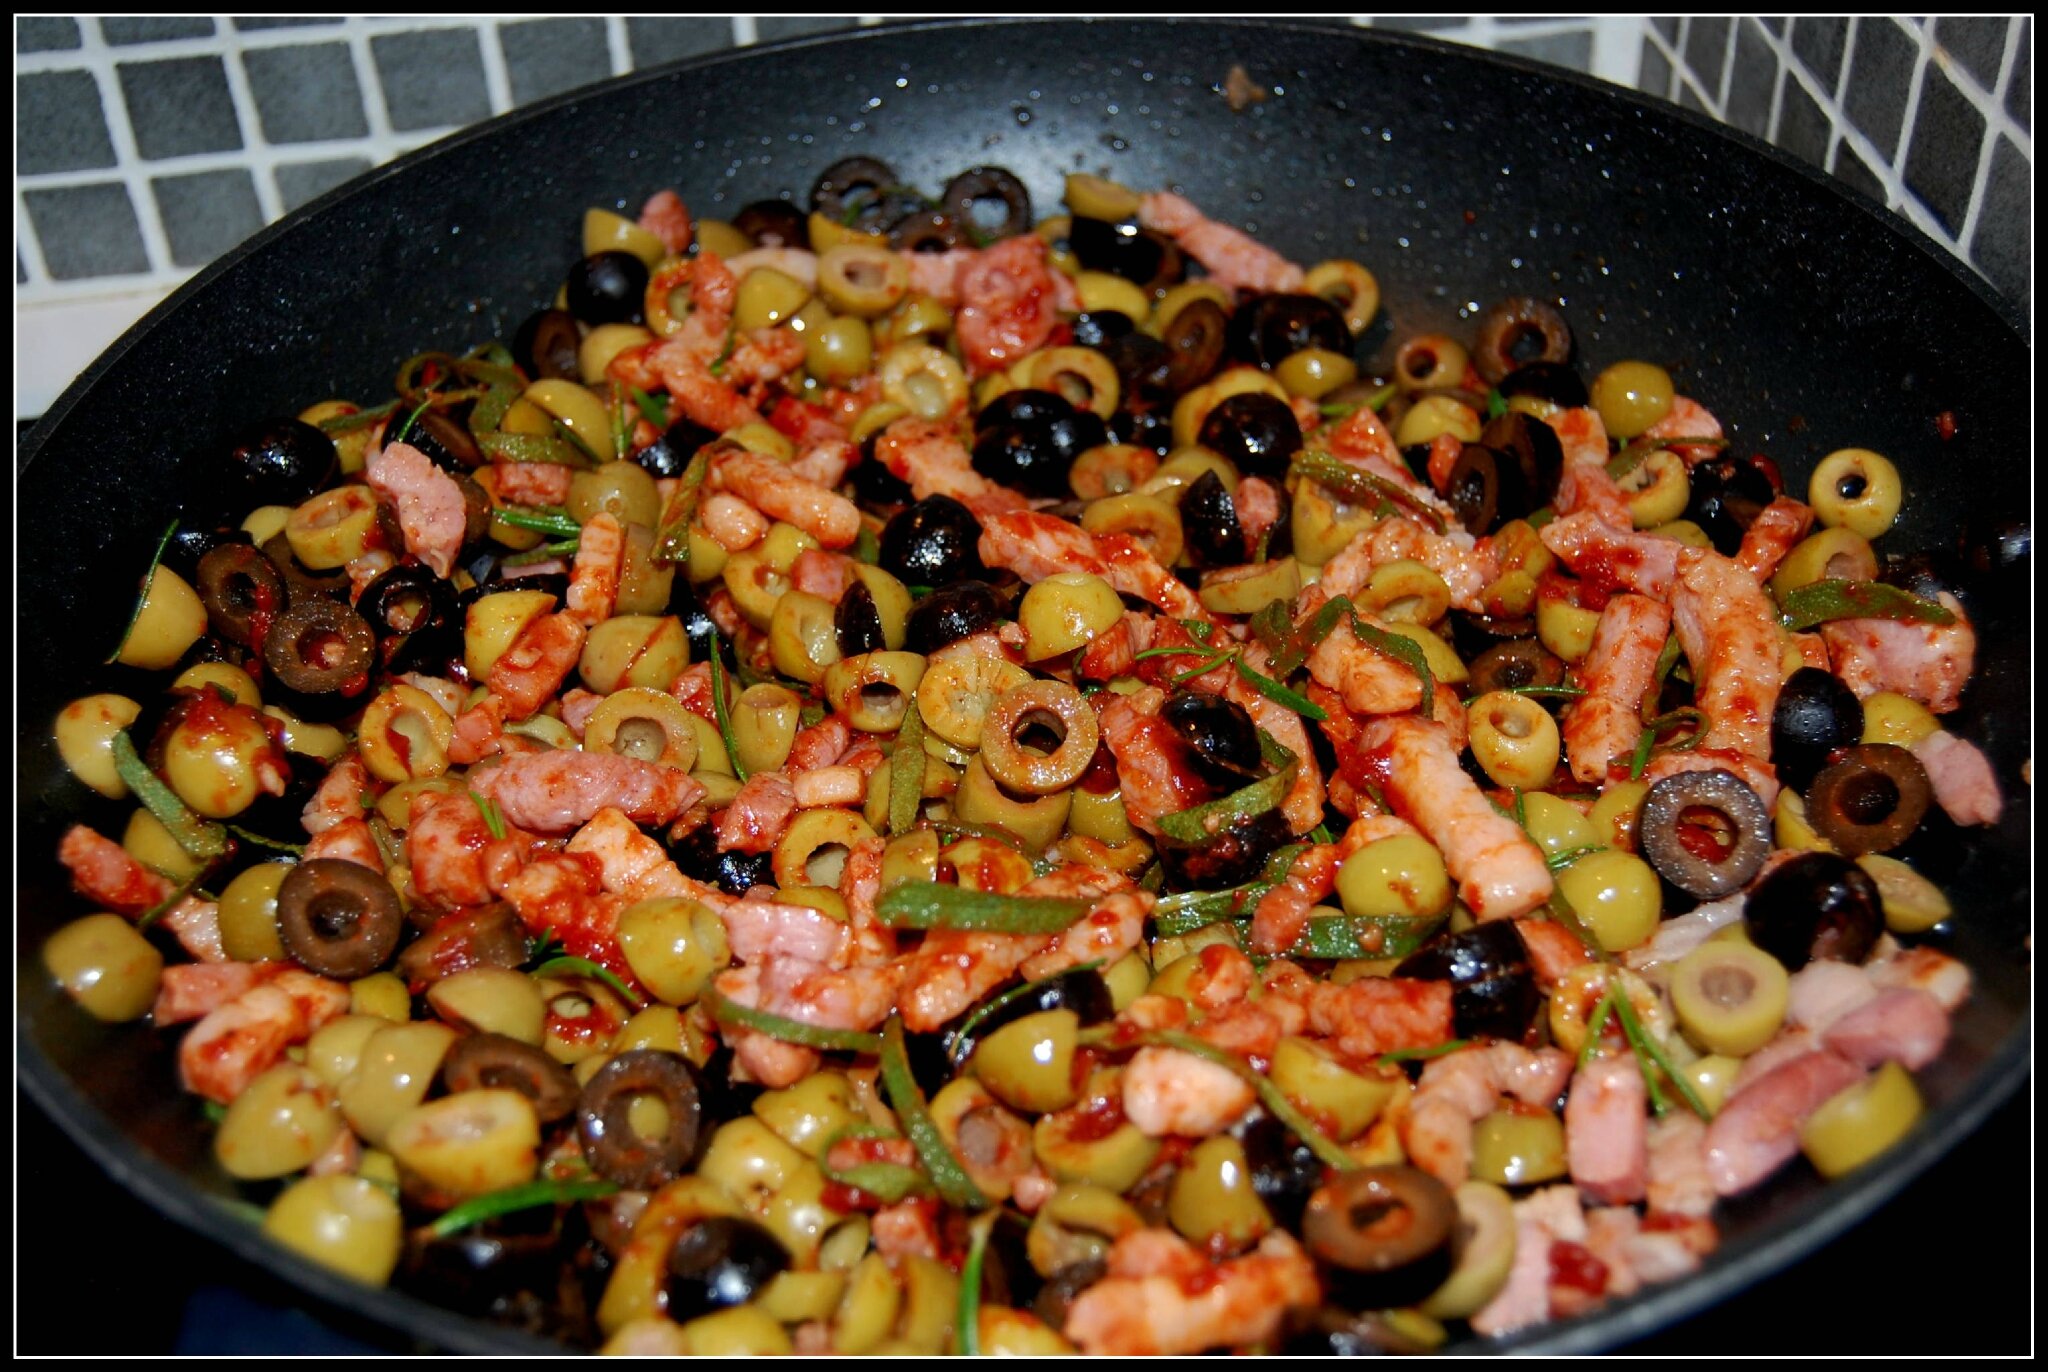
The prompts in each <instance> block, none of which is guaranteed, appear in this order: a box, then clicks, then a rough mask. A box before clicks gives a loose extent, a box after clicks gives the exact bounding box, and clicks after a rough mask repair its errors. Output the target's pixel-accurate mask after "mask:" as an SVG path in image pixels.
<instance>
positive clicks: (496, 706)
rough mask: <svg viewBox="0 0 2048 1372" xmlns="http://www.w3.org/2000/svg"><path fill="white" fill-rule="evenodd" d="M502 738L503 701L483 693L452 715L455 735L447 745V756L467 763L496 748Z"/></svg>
mask: <svg viewBox="0 0 2048 1372" xmlns="http://www.w3.org/2000/svg"><path fill="white" fill-rule="evenodd" d="M504 740H505V703H504V702H503V701H502V700H499V699H498V698H497V697H495V696H485V697H484V698H483V699H482V700H480V701H478V702H477V703H476V705H474V706H473V707H471V708H470V709H467V710H464V711H463V712H462V713H461V714H459V715H457V716H455V738H454V740H453V741H452V742H451V743H450V744H449V745H448V760H449V761H450V762H452V763H454V764H455V765H456V766H458V767H468V766H470V765H471V764H473V763H477V762H481V761H483V760H484V759H485V758H487V757H489V756H491V754H493V753H496V752H498V751H499V750H500V749H501V748H502V747H503V746H504Z"/></svg>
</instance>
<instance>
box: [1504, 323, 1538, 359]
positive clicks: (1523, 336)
mask: <svg viewBox="0 0 2048 1372" xmlns="http://www.w3.org/2000/svg"><path fill="white" fill-rule="evenodd" d="M1548 347H1549V345H1548V343H1547V342H1546V340H1545V339H1544V337H1543V330H1542V329H1540V328H1538V327H1537V326H1536V325H1534V324H1524V325H1522V326H1521V327H1520V328H1517V329H1515V330H1514V331H1513V332H1511V333H1510V334H1509V335H1508V337H1507V343H1506V346H1505V348H1503V351H1504V352H1505V353H1506V354H1507V355H1508V356H1509V357H1510V358H1512V359H1513V360H1514V363H1515V366H1517V367H1519V366H1523V365H1525V364H1527V363H1530V362H1541V361H1542V360H1543V359H1544V356H1545V354H1546V352H1547V351H1548ZM1510 370H1512V368H1511V369H1510Z"/></svg>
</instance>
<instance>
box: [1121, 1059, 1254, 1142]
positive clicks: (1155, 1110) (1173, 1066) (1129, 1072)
mask: <svg viewBox="0 0 2048 1372" xmlns="http://www.w3.org/2000/svg"><path fill="white" fill-rule="evenodd" d="M1256 1099H1257V1093H1256V1092H1254V1091H1253V1090H1252V1088H1251V1085H1250V1084H1249V1083H1248V1082H1246V1081H1245V1080H1244V1079H1243V1078H1242V1077H1240V1076H1238V1075H1237V1073H1235V1072H1233V1071H1231V1070H1230V1069H1229V1068H1227V1067H1225V1066H1223V1065H1221V1064H1220V1063H1214V1062H1210V1061H1209V1060H1208V1059H1207V1058H1198V1057H1196V1056H1194V1055H1193V1054H1192V1053H1183V1052H1181V1051H1180V1050H1178V1049H1175V1048H1140V1049H1139V1050H1138V1051H1137V1053H1136V1054H1134V1055H1133V1056H1132V1058H1131V1061H1130V1064H1129V1065H1128V1066H1126V1067H1125V1068H1124V1075H1123V1103H1124V1117H1125V1118H1126V1119H1128V1120H1130V1122H1131V1123H1133V1124H1135V1125H1137V1126H1138V1128H1139V1130H1140V1131H1141V1132H1143V1133H1145V1134H1148V1135H1150V1136H1151V1137H1153V1138H1160V1137H1162V1136H1164V1135H1167V1134H1184V1135H1187V1136H1188V1137H1190V1138H1207V1137H1208V1136H1209V1135H1211V1134H1214V1133H1217V1132H1218V1131H1220V1130H1223V1129H1226V1128H1228V1127H1229V1126H1230V1124H1231V1123H1232V1122H1233V1121H1235V1120H1236V1119H1238V1118H1239V1117H1240V1116H1242V1115H1243V1114H1244V1112H1245V1111H1247V1110H1249V1109H1250V1108H1251V1106H1252V1102H1253V1101H1254V1100H1256Z"/></svg>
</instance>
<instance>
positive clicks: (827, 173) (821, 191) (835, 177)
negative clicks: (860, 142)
mask: <svg viewBox="0 0 2048 1372" xmlns="http://www.w3.org/2000/svg"><path fill="white" fill-rule="evenodd" d="M895 184H896V173H895V171H894V169H892V168H891V167H890V166H889V164H888V163H887V162H882V161H878V160H876V159H875V158H872V157H844V158H841V159H840V160H839V161H837V162H834V163H833V164H832V165H831V166H829V167H827V168H825V170H824V171H822V172H820V173H818V179H817V180H816V181H815V182H813V183H812V184H811V208H812V209H813V210H815V211H817V212H818V213H819V214H822V215H824V216H825V217H826V218H828V219H844V218H845V217H846V212H847V210H849V209H851V208H853V207H854V206H855V205H856V204H866V203H868V202H869V201H872V200H874V199H876V198H877V197H879V196H880V194H881V192H882V190H883V188H884V187H886V186H893V185H895Z"/></svg>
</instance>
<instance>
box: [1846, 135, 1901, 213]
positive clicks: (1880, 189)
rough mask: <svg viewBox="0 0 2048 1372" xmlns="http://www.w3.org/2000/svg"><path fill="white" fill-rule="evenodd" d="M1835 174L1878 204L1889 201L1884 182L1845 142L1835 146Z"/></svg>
mask: <svg viewBox="0 0 2048 1372" xmlns="http://www.w3.org/2000/svg"><path fill="white" fill-rule="evenodd" d="M1835 175H1836V176H1838V177H1840V178H1841V179H1842V180H1843V181H1845V182H1847V183H1848V184H1849V185H1851V186H1854V187H1855V188H1856V189H1857V190H1859V191H1862V192H1863V193H1864V194H1865V195H1867V196H1869V197H1870V198H1871V199H1872V200H1875V201H1876V202H1877V203H1878V204H1880V205H1883V204H1888V203H1889V197H1888V196H1886V195H1885V193H1884V182H1882V181H1880V180H1878V179H1877V173H1876V172H1874V171H1872V170H1871V169H1870V168H1869V166H1868V165H1866V164H1865V162H1864V161H1863V159H1862V158H1861V157H1858V156H1857V155H1856V150H1855V149H1854V148H1852V147H1850V146H1849V145H1848V144H1847V143H1842V144H1838V145H1837V146H1836V148H1835Z"/></svg>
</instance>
